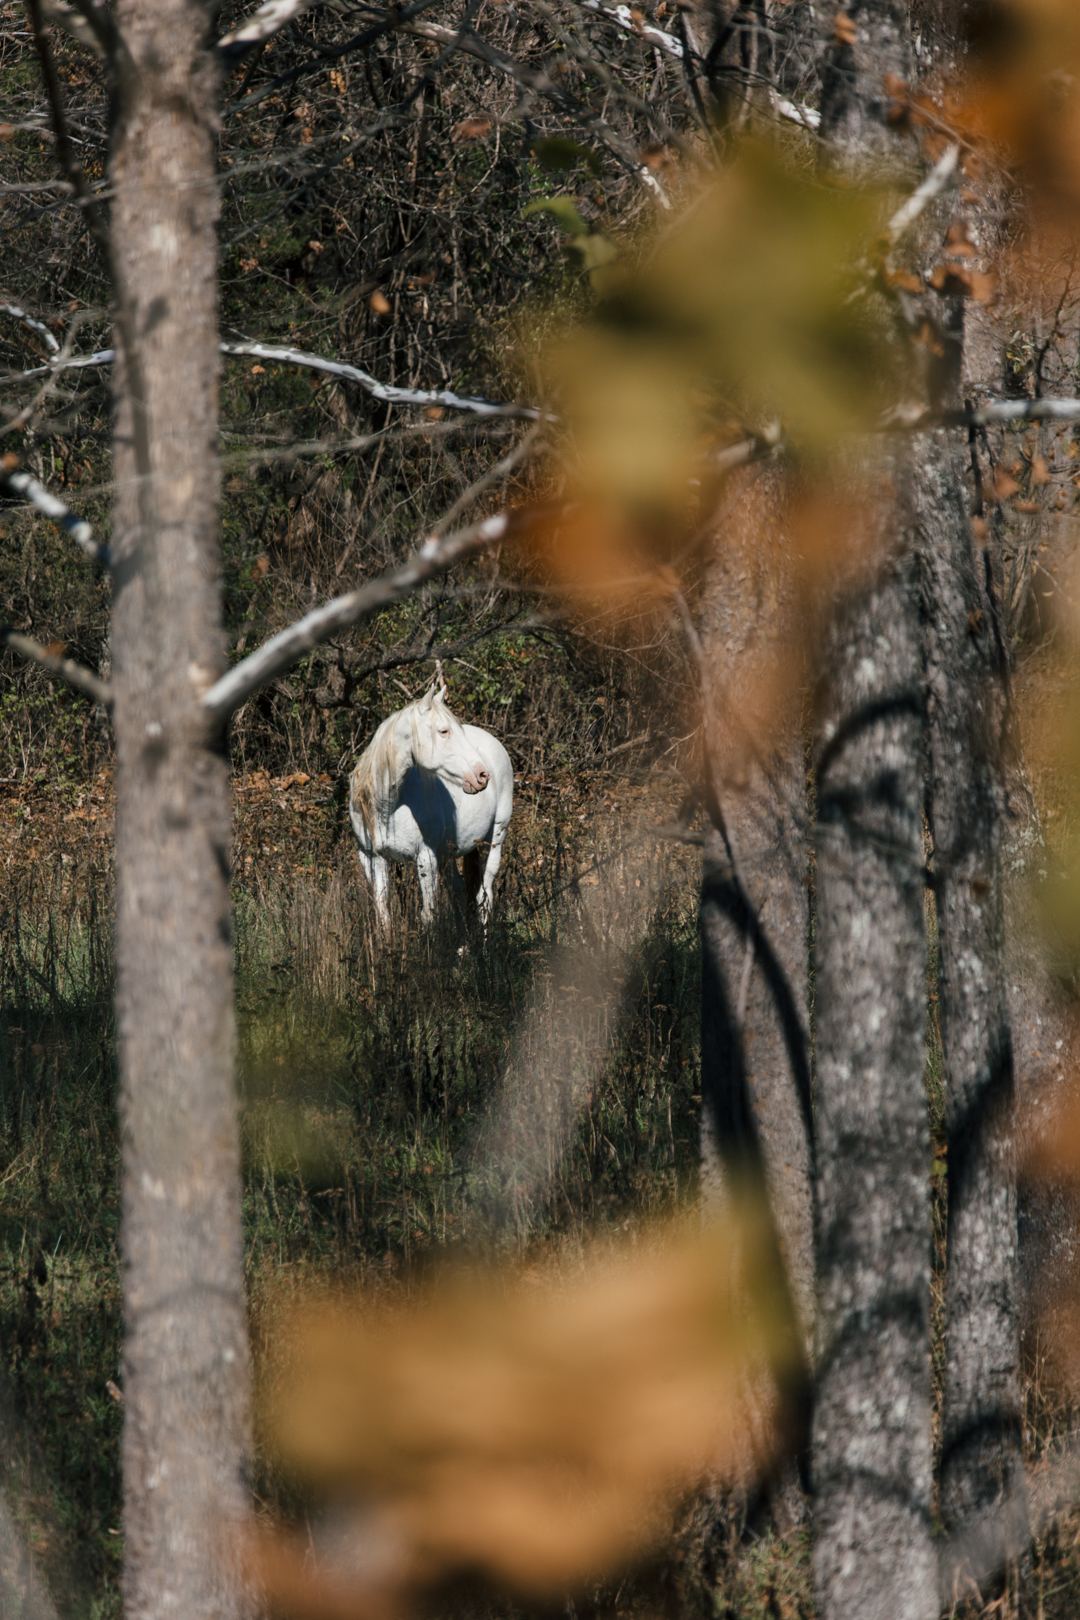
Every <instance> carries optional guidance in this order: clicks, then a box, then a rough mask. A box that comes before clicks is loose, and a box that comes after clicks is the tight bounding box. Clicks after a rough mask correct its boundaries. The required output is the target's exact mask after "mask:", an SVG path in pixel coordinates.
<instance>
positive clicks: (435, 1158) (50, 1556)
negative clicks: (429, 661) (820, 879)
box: [0, 767, 1080, 1620]
mask: <svg viewBox="0 0 1080 1620" xmlns="http://www.w3.org/2000/svg"><path fill="white" fill-rule="evenodd" d="M682 788H683V784H682V783H681V781H680V780H679V778H677V777H676V776H675V775H674V773H670V774H666V773H663V772H657V771H653V772H649V771H648V770H647V769H645V770H641V769H634V768H632V767H631V768H630V770H629V774H628V775H627V776H622V777H618V776H615V775H614V774H613V773H612V772H610V771H609V772H606V773H601V772H595V773H591V774H586V775H584V776H581V775H571V774H569V773H556V774H553V775H550V776H547V777H536V778H529V777H527V776H526V777H525V778H524V780H522V781H521V782H520V784H519V794H518V803H517V809H516V814H515V819H514V822H513V823H512V827H511V835H510V839H509V841H508V846H507V852H506V857H505V860H504V864H503V869H502V873H501V875H500V884H499V891H498V894H499V902H498V906H497V910H496V915H495V918H494V921H493V923H492V925H491V930H490V934H489V937H488V939H487V941H486V944H485V943H484V942H483V941H481V940H480V939H479V938H478V937H477V936H476V935H475V934H470V933H469V932H468V930H467V928H466V925H465V922H464V920H463V919H462V918H461V917H459V916H458V915H457V913H456V912H455V910H454V907H453V904H452V903H451V901H450V900H448V899H447V898H446V896H445V895H444V897H443V904H442V907H441V911H440V915H439V918H438V921H437V923H436V926H435V928H434V929H433V930H432V931H431V932H430V933H428V934H425V933H423V932H422V931H421V930H420V929H419V927H418V902H417V894H416V892H415V879H414V877H413V874H412V873H411V872H401V873H400V874H399V875H398V880H397V882H396V886H395V894H394V900H393V904H394V908H395V913H396V922H397V931H396V933H395V935H394V938H393V939H392V940H391V941H389V942H384V941H382V940H381V939H380V938H379V936H378V935H377V933H376V931H375V928H374V919H373V914H372V910H371V904H370V899H369V896H368V894H367V891H366V888H365V886H364V885H363V884H362V882H361V880H360V876H359V873H358V871H357V870H356V866H355V856H354V853H353V849H352V844H351V838H350V837H347V836H345V834H344V829H343V828H342V826H341V818H340V806H339V804H338V801H337V797H336V794H335V784H334V783H333V782H332V781H330V780H325V781H321V782H320V781H319V780H318V779H317V778H315V779H312V778H308V777H307V775H306V773H304V772H293V773H291V774H290V775H289V776H286V777H284V778H271V777H270V776H269V775H268V773H267V772H266V771H265V770H257V771H254V772H249V773H248V775H247V776H246V777H240V778H238V781H237V790H236V822H235V832H236V841H235V846H234V869H235V878H234V901H235V922H236V933H235V942H236V963H237V974H238V1040H239V1048H240V1055H241V1062H240V1073H241V1077H242V1086H243V1093H244V1098H243V1101H244V1106H243V1114H242V1131H243V1150H244V1170H245V1179H244V1201H245V1202H244V1215H245V1227H246V1239H247V1278H248V1294H249V1305H250V1313H251V1326H252V1343H253V1347H254V1353H255V1357H256V1365H257V1367H258V1366H261V1365H266V1364H268V1362H269V1361H270V1359H271V1352H272V1350H273V1347H274V1342H275V1333H276V1326H277V1323H278V1322H279V1320H280V1319H281V1317H282V1314H283V1313H284V1312H287V1311H288V1310H289V1308H290V1307H291V1306H292V1305H293V1304H294V1303H295V1300H296V1297H297V1294H298V1292H300V1291H302V1290H304V1289H305V1288H308V1287H311V1286H317V1287H318V1288H319V1289H323V1290H324V1289H326V1288H327V1287H329V1288H331V1289H337V1288H359V1289H360V1291H361V1293H362V1295H363V1297H365V1298H370V1299H371V1300H372V1301H378V1300H384V1301H385V1300H393V1299H400V1298H402V1297H407V1296H408V1295H409V1294H411V1293H412V1292H413V1291H414V1290H415V1289H416V1288H417V1287H418V1286H419V1285H420V1284H421V1283H423V1282H424V1281H426V1280H429V1279H430V1277H431V1276H432V1275H433V1273H435V1272H437V1271H438V1270H439V1269H440V1268H442V1267H444V1266H445V1265H446V1264H448V1263H450V1262H452V1261H454V1260H458V1261H462V1260H464V1261H466V1262H468V1263H469V1264H471V1265H475V1264H477V1263H484V1262H487V1261H490V1260H492V1259H496V1258H497V1259H499V1260H510V1261H511V1262H513V1263H515V1264H516V1266H518V1267H522V1266H523V1267H525V1268H526V1270H528V1268H529V1267H530V1266H532V1265H533V1264H535V1263H537V1262H538V1261H540V1260H541V1259H542V1260H544V1261H545V1262H546V1263H548V1264H551V1263H554V1264H555V1265H556V1266H557V1268H560V1269H561V1268H565V1269H566V1271H567V1274H568V1275H569V1274H570V1273H572V1272H573V1271H574V1269H575V1268H576V1267H577V1266H578V1265H579V1264H580V1262H581V1260H582V1258H583V1256H584V1254H585V1252H586V1250H587V1248H588V1246H589V1245H590V1243H592V1242H593V1241H595V1240H596V1239H597V1238H602V1237H604V1236H605V1235H612V1234H614V1233H616V1232H622V1231H628V1230H632V1229H635V1228H636V1227H638V1226H639V1225H640V1223H642V1222H648V1221H649V1220H651V1219H653V1218H656V1217H658V1216H662V1215H665V1214H669V1213H672V1212H674V1211H676V1210H678V1209H679V1208H682V1207H687V1206H688V1205H689V1203H690V1202H691V1201H692V1200H693V1197H694V1194H695V1190H696V1174H697V1159H698V1114H699V1103H700V1090H699V1085H700V1082H699V1068H698V1061H699V1060H698V1006H699V996H700V983H699V965H698V938H697V916H696V905H697V863H698V859H699V857H698V855H697V851H696V850H695V849H693V848H692V847H688V846H685V845H679V844H671V843H666V842H661V841H659V840H657V839H656V838H655V837H654V836H649V835H648V832H647V829H648V828H649V827H650V826H652V825H655V824H656V823H659V822H670V821H671V820H672V819H673V815H674V811H675V808H676V806H675V800H677V798H678V797H679V796H680V794H681V792H682ZM75 800H76V802H75V805H74V808H68V807H67V806H68V805H69V803H70V802H71V797H70V794H67V793H65V792H64V791H61V790H60V789H57V790H56V791H55V792H54V793H53V795H52V799H51V808H50V806H49V805H47V804H46V803H45V801H44V800H42V799H41V797H40V796H39V797H38V798H37V799H35V800H32V801H31V803H32V805H33V809H32V813H31V815H30V817H29V818H26V817H22V816H20V815H19V810H20V809H21V808H25V805H22V804H20V803H19V802H17V796H16V795H13V794H9V798H8V803H7V807H6V808H7V813H6V815H5V817H4V822H5V833H6V836H7V839H8V843H7V850H6V866H7V872H6V877H7V882H6V888H5V896H4V900H3V904H2V908H0V975H2V985H3V998H4V1019H3V1021H2V1023H0V1162H2V1163H3V1165H4V1171H3V1179H2V1181H0V1341H2V1342H3V1344H4V1346H5V1367H4V1384H3V1386H0V1401H2V1403H3V1406H4V1408H5V1432H6V1433H7V1434H8V1435H9V1436H10V1437H11V1438H10V1439H9V1441H8V1442H7V1449H6V1454H5V1455H3V1457H0V1466H2V1468H3V1480H4V1483H5V1484H6V1485H7V1487H8V1489H7V1499H8V1501H9V1502H11V1503H13V1504H14V1503H18V1504H20V1508H19V1511H20V1513H21V1516H22V1522H23V1528H24V1530H25V1532H26V1533H27V1536H28V1540H29V1544H30V1546H31V1548H32V1550H33V1552H34V1554H35V1556H36V1557H37V1558H38V1560H39V1562H40V1566H41V1568H42V1570H43V1572H44V1573H45V1575H46V1577H47V1579H48V1580H49V1583H50V1587H51V1590H52V1591H53V1592H54V1594H55V1595H56V1596H57V1598H58V1600H59V1605H60V1613H61V1615H63V1616H68V1615H70V1616H71V1617H73V1620H74V1617H78V1620H82V1617H83V1616H85V1617H87V1620H112V1617H114V1616H118V1615H119V1614H120V1594H119V1585H118V1583H119V1575H120V1565H121V1556H120V1555H121V1545H120V1534H119V1524H120V1519H119V1490H120V1484H119V1443H120V1433H121V1417H122V1389H121V1387H120V1384H121V1367H120V1341H121V1320H120V1285H119V1272H118V1254H117V1229H118V1219H119V1190H118V1166H119V1155H118V1147H119V1144H118V1136H117V1127H116V1121H115V1095H114V1094H115V1081H116V1074H115V1049H114V1039H113V1013H112V1005H111V989H112V986H111V946H110V935H111V884H112V879H111V861H110V856H109V853H108V850H109V842H108V838H107V836H102V835H103V834H107V833H108V831H109V830H110V822H111V786H110V776H109V771H108V769H107V768H104V769H102V770H101V771H100V772H99V774H98V776H97V777H96V779H94V780H93V781H92V782H91V783H90V784H89V785H88V786H86V787H85V788H84V790H83V791H82V792H81V793H80V794H77V795H76V796H75ZM13 801H16V802H13ZM80 801H81V802H80ZM91 817H93V820H91ZM643 829H645V831H644V832H643ZM928 906H929V907H930V914H929V918H928V920H929V922H930V929H929V935H930V939H931V953H930V958H929V961H928V979H927V984H928V998H929V1007H930V1013H931V1016H930V1021H929V1031H930V1036H929V1045H928V1066H927V1084H928V1104H929V1107H930V1111H931V1119H932V1124H933V1129H934V1139H935V1159H934V1162H933V1165H932V1169H931V1175H932V1179H933V1185H934V1194H935V1196H934V1244H935V1251H936V1254H937V1262H938V1264H937V1281H936V1286H935V1345H934V1359H935V1384H936V1385H937V1384H939V1382H940V1376H941V1371H942V1365H943V1323H942V1317H943V1312H942V1287H941V1284H942V1276H943V1260H944V1241H945V1214H946V1200H947V1173H946V1163H945V1160H944V1157H943V1145H942V1144H943V1123H942V1105H943V1091H942V1071H941V1051H940V1039H939V1035H938V1033H937V1020H936V1011H935V994H936V992H935V982H936V961H935V956H934V950H933V942H934V938H935V931H934V927H933V912H932V902H931V901H929V900H928ZM1030 1374H1031V1378H1030V1384H1029V1389H1028V1444H1029V1450H1030V1454H1031V1460H1032V1462H1033V1463H1035V1462H1037V1460H1038V1458H1039V1457H1040V1456H1042V1455H1045V1454H1047V1453H1048V1452H1049V1451H1050V1450H1051V1449H1052V1447H1053V1446H1054V1444H1055V1442H1056V1440H1057V1439H1058V1438H1059V1437H1060V1436H1061V1435H1062V1434H1064V1433H1066V1432H1070V1431H1071V1430H1072V1429H1073V1428H1074V1427H1075V1422H1076V1414H1075V1412H1074V1411H1073V1410H1072V1409H1071V1407H1070V1405H1069V1404H1068V1402H1067V1401H1065V1400H1063V1399H1061V1398H1059V1397H1058V1396H1057V1394H1056V1393H1055V1390H1054V1387H1053V1385H1052V1384H1051V1383H1047V1382H1046V1380H1045V1378H1044V1369H1043V1368H1042V1366H1041V1364H1040V1362H1039V1358H1038V1355H1037V1352H1036V1354H1035V1356H1034V1358H1033V1360H1032V1365H1031V1368H1030ZM257 1491H258V1496H259V1500H260V1503H261V1506H262V1509H263V1511H264V1512H265V1513H266V1514H268V1515H269V1514H274V1513H280V1512H282V1511H284V1512H286V1513H290V1514H296V1513H297V1512H302V1511H303V1509H304V1504H302V1503H298V1502H297V1501H296V1500H295V1499H294V1498H293V1496H292V1495H291V1493H290V1490H289V1488H288V1487H287V1485H286V1484H285V1482H283V1481H282V1480H280V1479H277V1478H275V1477H274V1474H273V1471H272V1469H270V1468H269V1467H268V1465H266V1464H265V1463H264V1464H263V1465H261V1466H260V1469H259V1472H258V1475H257ZM695 1524H696V1519H695V1512H694V1510H693V1508H692V1507H691V1508H690V1509H688V1511H687V1513H686V1516H685V1519H684V1521H683V1522H682V1523H681V1525H680V1526H678V1527H677V1534H676V1535H675V1538H674V1540H673V1548H672V1552H671V1554H670V1556H669V1557H667V1558H665V1560H663V1561H662V1562H661V1563H660V1564H658V1565H656V1566H654V1567H653V1568H651V1569H650V1570H648V1571H645V1572H643V1573H641V1574H639V1576H638V1577H636V1578H635V1579H632V1580H628V1581H625V1582H623V1583H622V1584H621V1585H620V1586H618V1587H613V1588H611V1589H603V1590H598V1591H597V1592H595V1593H593V1594H592V1596H591V1598H590V1600H589V1601H588V1602H587V1603H586V1604H585V1605H584V1608H585V1609H588V1610H590V1611H593V1610H595V1612H596V1613H597V1614H601V1613H603V1614H613V1615H629V1614H631V1613H641V1614H648V1615H654V1614H656V1613H658V1612H664V1613H669V1614H675V1613H680V1614H686V1613H691V1612H704V1613H706V1614H709V1615H713V1614H715V1615H716V1616H724V1617H730V1620H771V1617H775V1616H781V1617H784V1620H796V1617H800V1620H806V1617H809V1616H810V1615H811V1614H812V1612H813V1611H812V1602H811V1598H810V1586H809V1546H808V1540H807V1534H806V1530H805V1528H804V1527H803V1526H800V1525H798V1524H793V1525H790V1526H789V1527H788V1531H787V1533H786V1534H784V1533H782V1532H781V1531H780V1530H779V1529H778V1528H777V1526H776V1523H775V1520H773V1521H772V1522H770V1520H769V1516H768V1515H767V1514H762V1515H760V1516H759V1515H757V1514H756V1513H755V1509H754V1505H753V1504H752V1503H750V1504H742V1505H741V1506H740V1507H739V1508H738V1509H737V1510H736V1509H733V1510H732V1511H731V1512H730V1513H726V1514H722V1515H720V1517H719V1519H714V1520H713V1524H712V1528H711V1530H710V1538H711V1539H710V1543H709V1545H708V1546H703V1545H700V1544H699V1543H698V1541H697V1540H696V1531H695ZM1078 1542H1080V1520H1077V1519H1075V1518H1074V1519H1067V1520H1063V1521H1059V1523H1058V1524H1057V1525H1056V1527H1055V1528H1054V1529H1053V1531H1052V1532H1051V1533H1050V1534H1049V1535H1048V1537H1047V1538H1046V1539H1045V1540H1044V1541H1039V1542H1036V1544H1035V1547H1034V1551H1033V1552H1032V1554H1031V1555H1030V1557H1029V1558H1028V1559H1027V1560H1026V1561H1025V1563H1024V1564H1023V1565H1022V1566H1021V1567H1020V1568H1019V1569H1017V1570H1015V1571H1013V1572H1012V1573H1011V1575H1010V1581H1011V1585H1010V1587H1009V1596H1008V1607H1009V1612H1011V1613H1014V1614H1019V1615H1025V1616H1027V1615H1030V1616H1032V1620H1034V1617H1036V1616H1039V1617H1041V1620H1054V1617H1056V1616H1061V1617H1062V1620H1064V1617H1065V1616H1066V1615H1071V1613H1072V1612H1073V1607H1074V1599H1075V1594H1076V1591H1077V1582H1078V1578H1080V1557H1078V1553H1077V1543H1078ZM461 1602H462V1603H464V1604H465V1605H466V1607H467V1608H468V1610H469V1612H470V1613H475V1612H476V1605H477V1603H478V1602H480V1606H481V1609H482V1610H483V1612H484V1613H485V1614H488V1613H493V1612H495V1610H494V1609H493V1608H492V1607H491V1604H490V1603H489V1602H488V1601H487V1600H479V1599H477V1598H476V1597H475V1595H474V1596H473V1597H472V1598H467V1599H466V1598H462V1599H461ZM577 1607H578V1608H579V1609H580V1608H582V1603H581V1602H580V1601H579V1603H578V1605H577ZM997 1607H1000V1602H998V1603H997ZM498 1612H499V1613H500V1614H502V1613H503V1608H501V1607H500V1608H498ZM965 1612H970V1613H972V1614H974V1613H978V1612H981V1605H979V1604H977V1603H975V1602H971V1603H970V1604H969V1606H968V1611H965ZM995 1612H996V1608H995Z"/></svg>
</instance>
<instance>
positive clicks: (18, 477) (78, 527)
mask: <svg viewBox="0 0 1080 1620" xmlns="http://www.w3.org/2000/svg"><path fill="white" fill-rule="evenodd" d="M11 459H13V458H9V457H7V456H5V457H4V460H3V461H0V488H3V486H4V485H6V486H7V488H8V489H10V490H14V492H15V494H16V495H21V496H22V497H23V499H24V500H27V501H29V502H30V504H31V506H36V507H37V509H38V511H39V512H44V514H45V516H46V517H47V518H51V519H52V521H53V522H54V523H55V524H56V526H57V528H58V529H64V530H65V531H66V532H67V533H68V534H70V536H71V538H72V539H73V540H74V542H75V544H76V545H77V546H81V547H82V549H83V551H85V552H86V555H87V556H88V557H92V558H93V560H94V562H96V563H101V564H102V566H103V567H106V568H107V567H108V565H109V548H108V546H105V545H102V543H101V541H100V540H95V539H94V531H93V528H92V527H91V526H90V524H89V523H87V521H86V519H85V518H80V517H76V516H75V513H74V512H72V511H71V510H70V508H69V507H66V506H65V505H64V503H63V501H61V500H58V499H57V497H56V496H55V495H53V494H51V493H50V491H49V490H47V489H46V488H45V486H44V484H39V483H38V481H37V479H36V478H32V477H31V476H30V474H29V473H25V472H8V471H6V469H5V465H4V464H5V462H7V461H8V460H11Z"/></svg>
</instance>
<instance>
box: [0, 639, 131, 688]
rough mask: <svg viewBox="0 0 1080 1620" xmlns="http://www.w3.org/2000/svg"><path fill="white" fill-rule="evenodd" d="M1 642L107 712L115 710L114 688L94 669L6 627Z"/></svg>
mask: <svg viewBox="0 0 1080 1620" xmlns="http://www.w3.org/2000/svg"><path fill="white" fill-rule="evenodd" d="M0 640H2V641H3V642H4V644H5V645H6V646H8V647H10V648H11V650H12V652H17V653H18V654H19V656H20V657H21V658H26V659H28V660H29V661H30V663H32V664H40V665H41V667H42V669H47V670H48V671H49V673H50V675H58V676H59V677H60V679H61V680H62V681H66V682H67V684H68V685H69V686H73V687H75V689H76V690H77V691H79V692H85V694H86V696H87V697H88V698H93V700H94V702H95V703H102V704H104V706H105V708H107V709H109V708H111V707H112V700H113V695H112V687H110V686H108V685H107V684H106V683H105V682H104V681H103V680H101V678H100V677H99V676H97V675H95V674H94V672H93V670H90V669H85V668H84V667H83V665H82V664H76V663H74V662H73V661H72V659H70V658H65V657H64V655H63V654H62V653H53V652H50V651H49V650H48V648H47V647H43V646H42V645H41V642H40V641H35V640H34V639H33V637H32V636H24V635H22V634H21V632H20V631H18V630H12V629H11V628H10V627H9V626H7V625H4V626H3V627H2V628H0Z"/></svg>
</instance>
